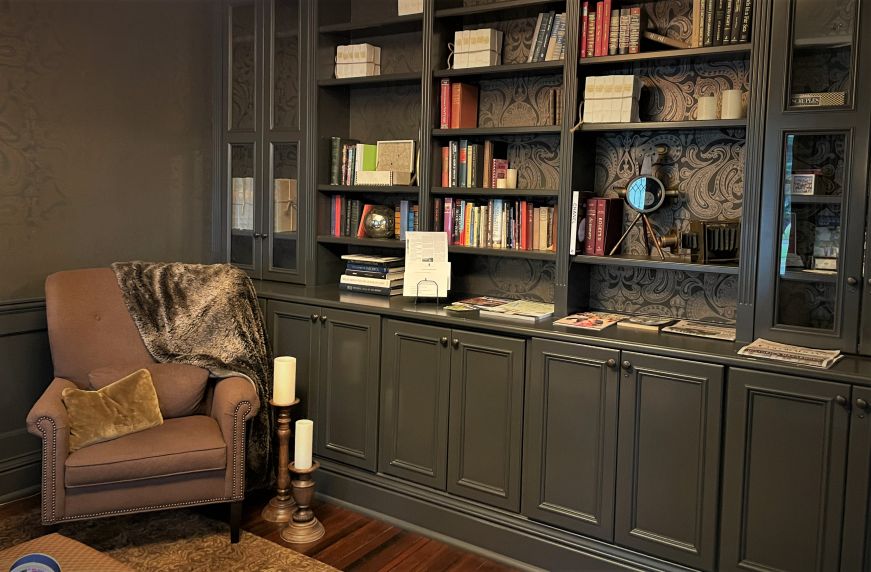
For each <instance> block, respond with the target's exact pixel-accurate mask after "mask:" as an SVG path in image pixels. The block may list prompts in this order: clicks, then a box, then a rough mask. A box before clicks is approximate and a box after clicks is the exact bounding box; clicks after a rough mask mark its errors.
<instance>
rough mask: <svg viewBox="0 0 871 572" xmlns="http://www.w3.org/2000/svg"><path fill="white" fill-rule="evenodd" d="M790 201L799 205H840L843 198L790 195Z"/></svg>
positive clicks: (835, 196) (838, 196)
mask: <svg viewBox="0 0 871 572" xmlns="http://www.w3.org/2000/svg"><path fill="white" fill-rule="evenodd" d="M789 199H790V201H792V203H793V204H797V205H839V204H841V202H843V201H842V198H841V196H840V195H795V194H791V195H789Z"/></svg>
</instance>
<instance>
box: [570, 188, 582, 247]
mask: <svg viewBox="0 0 871 572" xmlns="http://www.w3.org/2000/svg"><path fill="white" fill-rule="evenodd" d="M580 199H581V192H580V191H572V226H571V230H570V231H569V255H571V256H574V255H575V245H576V244H577V242H578V201H580Z"/></svg>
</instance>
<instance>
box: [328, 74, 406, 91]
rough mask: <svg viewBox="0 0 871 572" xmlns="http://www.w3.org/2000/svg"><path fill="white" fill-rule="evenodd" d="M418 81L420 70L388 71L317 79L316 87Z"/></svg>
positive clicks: (401, 83)
mask: <svg viewBox="0 0 871 572" xmlns="http://www.w3.org/2000/svg"><path fill="white" fill-rule="evenodd" d="M414 83H420V72H404V73H388V74H381V75H369V76H363V77H343V78H330V79H320V80H318V87H348V86H355V85H359V86H366V87H369V86H376V85H408V84H414Z"/></svg>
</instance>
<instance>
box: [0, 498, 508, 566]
mask: <svg viewBox="0 0 871 572" xmlns="http://www.w3.org/2000/svg"><path fill="white" fill-rule="evenodd" d="M269 498H271V494H270V495H266V494H265V493H260V494H257V493H255V494H253V495H251V496H249V498H248V499H247V500H246V501H245V509H244V512H243V515H242V528H243V529H244V530H247V531H248V532H251V533H253V534H256V535H257V536H260V537H262V538H266V539H267V540H271V541H272V542H275V543H277V544H280V545H282V546H287V547H289V548H292V549H293V550H296V551H297V552H300V553H302V554H305V555H306V556H309V557H310V558H314V559H315V560H320V561H321V562H323V563H325V564H329V565H330V566H333V567H335V568H338V569H339V570H346V571H348V572H382V571H383V572H386V571H400V570H401V571H402V572H406V571H418V570H420V571H426V572H447V571H451V572H471V571H480V572H507V571H510V570H513V569H512V568H508V567H506V566H504V565H502V564H500V563H497V562H494V561H492V560H489V559H486V558H483V557H481V556H478V555H477V554H473V553H470V552H467V551H465V550H461V549H459V548H456V547H454V546H451V545H449V544H445V543H444V542H440V541H438V540H434V539H432V538H427V537H426V536H422V535H420V534H415V533H412V532H408V531H406V530H402V529H400V528H397V527H395V526H393V525H391V524H388V523H386V522H382V521H380V520H376V519H373V518H371V517H369V516H366V515H364V514H361V513H358V512H355V511H352V510H348V509H346V508H344V507H341V506H338V505H335V504H332V503H324V502H316V503H315V505H314V509H315V514H316V515H317V517H318V518H319V519H320V521H321V522H322V523H323V525H324V528H325V529H326V534H325V535H324V537H323V538H322V539H320V540H319V541H317V542H314V543H312V544H305V545H298V544H288V543H286V542H284V541H283V540H281V528H282V525H279V524H274V523H271V522H266V521H265V520H263V519H262V518H261V517H260V511H261V510H262V509H263V507H264V506H265V505H266V503H267V502H269ZM38 504H39V497H37V496H34V497H29V498H26V499H22V500H20V501H15V502H12V503H8V504H5V505H2V506H0V519H3V518H5V517H8V516H11V515H14V514H18V513H20V512H24V511H27V510H30V509H31V508H33V507H36V506H38ZM199 510H201V511H203V513H204V514H207V515H208V516H210V517H213V518H217V519H220V520H224V521H226V520H227V517H228V512H229V511H228V510H227V506H226V505H214V506H206V507H202V508H200V509H199Z"/></svg>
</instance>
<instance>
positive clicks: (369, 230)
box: [363, 205, 394, 238]
mask: <svg viewBox="0 0 871 572" xmlns="http://www.w3.org/2000/svg"><path fill="white" fill-rule="evenodd" d="M393 218H394V210H393V209H392V208H391V207H388V206H384V205H376V206H375V207H373V208H372V210H371V211H369V214H367V215H366V218H365V219H363V229H364V230H365V231H366V236H368V237H369V238H393Z"/></svg>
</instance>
